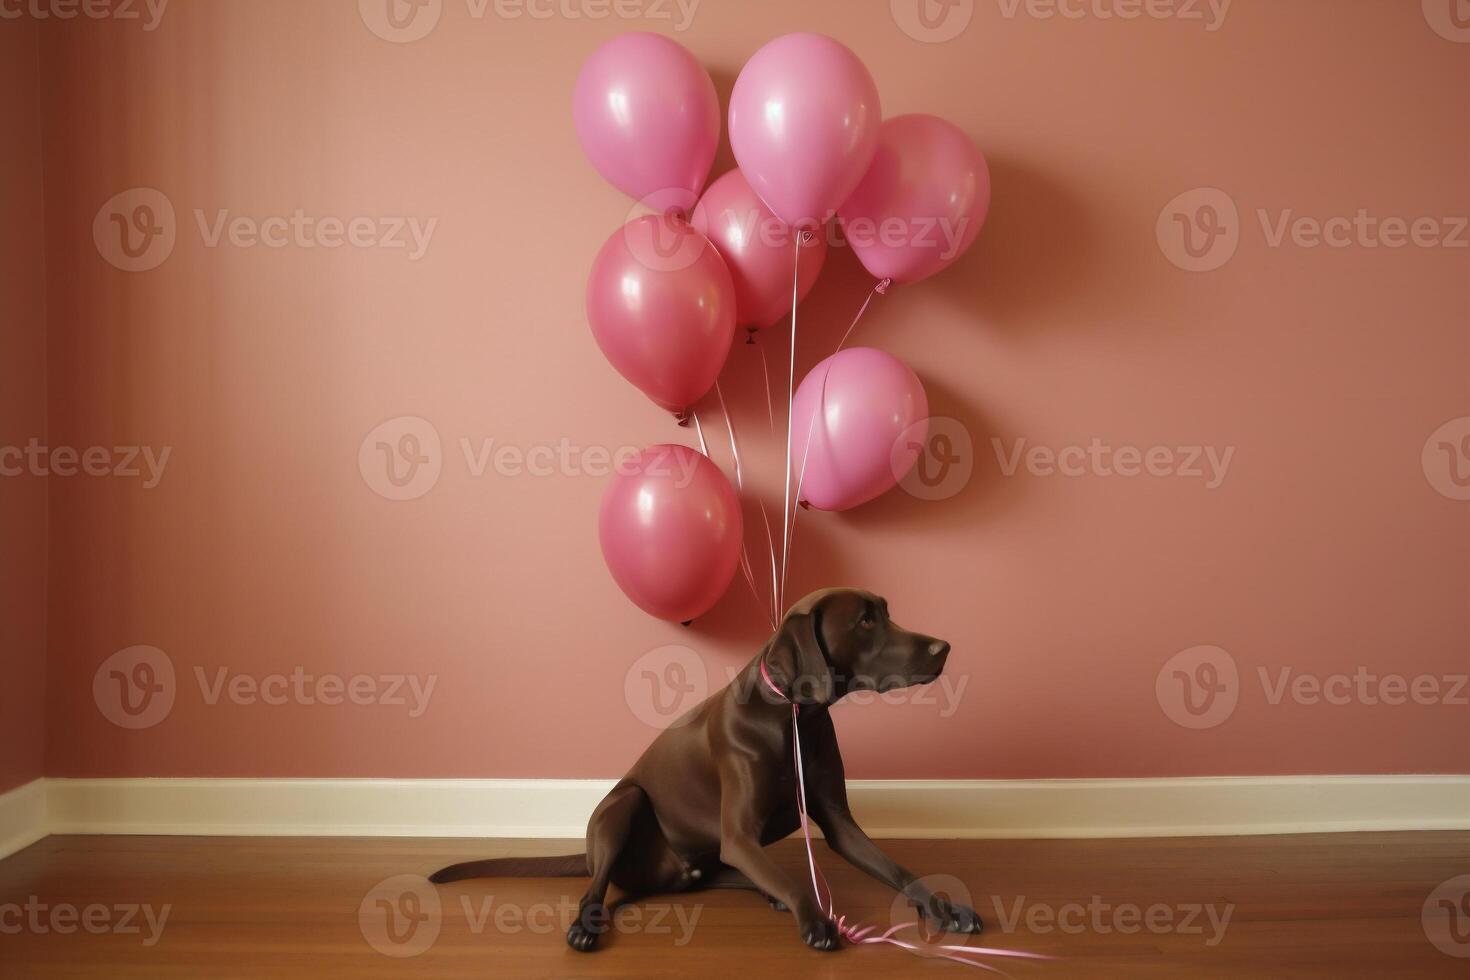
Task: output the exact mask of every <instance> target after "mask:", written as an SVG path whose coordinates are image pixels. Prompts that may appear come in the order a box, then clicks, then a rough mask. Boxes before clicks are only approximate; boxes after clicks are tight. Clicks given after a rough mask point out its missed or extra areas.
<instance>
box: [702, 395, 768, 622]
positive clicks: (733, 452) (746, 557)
mask: <svg viewBox="0 0 1470 980" xmlns="http://www.w3.org/2000/svg"><path fill="white" fill-rule="evenodd" d="M715 397H716V398H718V399H719V401H720V414H722V415H724V416H725V430H726V431H727V432H728V433H729V435H730V456H731V457H732V458H733V459H734V460H735V486H736V487H737V488H738V489H739V490H740V496H741V498H742V499H744V497H745V477H744V471H743V470H742V468H741V466H740V444H739V442H738V441H736V439H735V421H734V419H732V418H731V417H730V408H729V406H728V405H726V404H725V392H724V391H723V390H722V389H721V388H720V382H719V381H718V380H716V381H715ZM756 503H757V504H759V505H760V509H761V519H762V520H764V521H765V522H766V544H767V546H768V547H769V548H770V550H771V566H772V568H774V567H775V564H776V546H775V543H774V542H773V541H772V540H771V522H770V520H769V518H767V517H766V504H765V501H763V500H761V499H760V496H759V495H756ZM740 561H741V565H742V568H743V571H744V572H745V580H746V582H747V583H749V585H750V592H751V594H752V595H754V596H755V601H756V605H759V606H762V607H764V606H765V605H766V601H765V599H764V598H763V597H762V596H761V594H760V592H759V591H758V590H757V589H756V587H755V574H754V572H752V570H751V564H750V549H749V548H748V547H747V546H746V543H745V533H744V528H742V529H741V534H740ZM771 582H772V586H773V587H774V585H775V579H774V578H773V579H772V580H771ZM767 616H768V618H769V619H770V622H771V629H773V630H774V629H775V628H776V625H777V623H776V594H775V592H774V591H773V592H772V593H771V605H770V607H769V608H768V609H767Z"/></svg>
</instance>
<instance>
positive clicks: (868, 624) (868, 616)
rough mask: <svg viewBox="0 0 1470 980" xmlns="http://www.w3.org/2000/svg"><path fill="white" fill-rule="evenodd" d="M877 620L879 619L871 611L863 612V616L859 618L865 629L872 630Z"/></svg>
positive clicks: (859, 623) (859, 622)
mask: <svg viewBox="0 0 1470 980" xmlns="http://www.w3.org/2000/svg"><path fill="white" fill-rule="evenodd" d="M876 622H877V620H875V619H874V618H873V614H872V613H871V612H865V613H863V618H862V619H860V620H858V625H859V626H861V627H862V628H863V629H865V630H870V629H872V628H873V625H874V624H875V623H876Z"/></svg>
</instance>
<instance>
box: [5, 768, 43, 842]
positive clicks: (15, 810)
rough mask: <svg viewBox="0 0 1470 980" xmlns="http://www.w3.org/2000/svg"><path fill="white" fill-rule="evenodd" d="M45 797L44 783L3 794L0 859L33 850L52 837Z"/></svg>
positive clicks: (18, 787) (29, 784)
mask: <svg viewBox="0 0 1470 980" xmlns="http://www.w3.org/2000/svg"><path fill="white" fill-rule="evenodd" d="M46 796H47V791H46V780H44V779H37V780H33V781H32V782H29V783H26V784H25V785H24V786H17V787H16V788H15V789H13V790H10V791H9V792H6V793H0V858H4V857H9V856H10V855H12V854H14V853H15V852H16V851H19V850H22V849H24V848H27V847H30V846H31V845H32V844H34V843H35V842H36V841H38V840H40V839H41V838H42V837H45V836H46V835H47V834H48V833H50V830H49V828H48V822H47V819H46Z"/></svg>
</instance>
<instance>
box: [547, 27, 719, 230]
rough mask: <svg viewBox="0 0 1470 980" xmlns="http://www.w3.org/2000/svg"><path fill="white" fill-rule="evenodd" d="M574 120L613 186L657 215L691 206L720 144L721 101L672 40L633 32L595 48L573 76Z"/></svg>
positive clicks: (711, 84)
mask: <svg viewBox="0 0 1470 980" xmlns="http://www.w3.org/2000/svg"><path fill="white" fill-rule="evenodd" d="M572 116H573V120H574V122H575V124H576V127H577V138H578V139H579V140H581V142H582V149H583V150H585V151H586V152H587V156H588V157H590V158H591V160H592V165H593V166H594V167H596V168H597V172H598V173H600V174H602V176H603V177H604V178H606V179H607V180H608V182H609V183H611V184H612V185H613V186H614V187H616V188H618V189H619V190H621V191H623V192H624V193H625V194H628V195H630V196H632V197H634V198H637V199H638V200H641V201H644V202H645V203H647V204H649V205H650V206H652V207H653V208H654V209H655V210H656V211H659V212H660V213H662V212H664V211H668V210H670V209H677V210H680V211H682V212H684V213H688V211H689V209H690V208H691V207H693V206H694V202H695V199H697V198H698V197H699V191H700V188H702V187H703V186H704V181H705V178H707V177H708V176H709V168H710V165H711V164H712V163H714V159H715V150H716V148H717V147H718V145H719V141H720V100H719V97H718V96H717V95H716V94H715V84H714V82H712V81H711V80H710V77H709V73H708V72H706V71H705V70H704V67H703V66H702V65H700V63H699V62H698V61H696V60H695V58H694V55H692V54H690V53H689V52H688V51H687V50H686V49H685V48H684V47H683V46H682V45H680V44H679V43H678V42H677V41H671V40H669V39H668V38H666V37H662V36H660V35H658V34H646V33H632V34H621V35H619V36H618V37H615V38H613V39H612V40H611V41H608V42H607V43H606V44H604V45H602V46H601V47H599V48H598V49H597V50H596V51H594V52H592V55H591V56H590V57H589V58H588V59H587V61H586V62H585V63H584V64H583V65H582V71H581V73H580V74H578V76H577V87H576V91H575V93H574V94H573V97H572Z"/></svg>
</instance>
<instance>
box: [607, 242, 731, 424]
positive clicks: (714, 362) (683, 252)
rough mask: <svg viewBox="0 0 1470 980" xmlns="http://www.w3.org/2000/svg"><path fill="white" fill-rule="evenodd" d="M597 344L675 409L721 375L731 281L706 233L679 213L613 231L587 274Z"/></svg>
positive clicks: (659, 400) (657, 398)
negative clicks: (676, 216)
mask: <svg viewBox="0 0 1470 980" xmlns="http://www.w3.org/2000/svg"><path fill="white" fill-rule="evenodd" d="M587 320H588V322H589V323H590V324H591V325H592V335H593V336H594V337H596V338H597V346H598V347H601V348H602V352H603V354H605V355H606V356H607V359H608V360H609V361H611V362H612V366H613V367H615V368H617V370H618V373H619V374H621V375H622V376H623V377H625V378H627V379H628V380H629V381H631V382H632V383H633V384H634V385H636V386H637V387H638V388H639V390H641V391H642V392H643V393H644V394H645V395H647V396H648V397H649V398H651V399H653V401H654V403H655V404H657V405H660V406H662V407H663V408H666V409H668V410H669V411H671V412H674V413H676V414H680V413H682V412H684V410H685V409H688V408H690V407H691V406H693V405H694V403H695V402H697V401H699V400H700V399H701V398H703V397H704V395H705V392H707V391H709V389H710V387H711V386H712V385H713V384H714V383H715V379H716V378H718V377H719V376H720V369H721V368H723V367H724V366H725V358H726V357H728V356H729V354H730V344H731V342H732V341H733V340H734V339H735V285H734V283H733V282H732V281H731V280H730V272H729V270H727V269H726V268H725V261H724V259H722V258H720V255H719V253H718V252H717V251H715V249H714V246H712V245H711V244H710V243H709V240H708V239H707V238H705V237H704V236H703V235H701V234H700V233H699V232H697V231H695V230H694V229H693V228H692V227H690V225H689V224H688V223H686V222H684V221H682V220H680V219H678V218H673V217H669V216H663V215H652V214H648V215H644V216H642V217H641V218H634V219H633V220H632V221H630V222H628V223H627V224H626V225H624V226H623V227H622V229H621V230H620V231H615V232H613V234H612V237H611V238H609V239H608V240H607V242H606V243H605V244H604V245H603V246H602V249H601V251H599V252H598V253H597V258H596V259H594V260H593V262H592V271H591V273H590V274H589V275H588V277H587Z"/></svg>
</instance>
